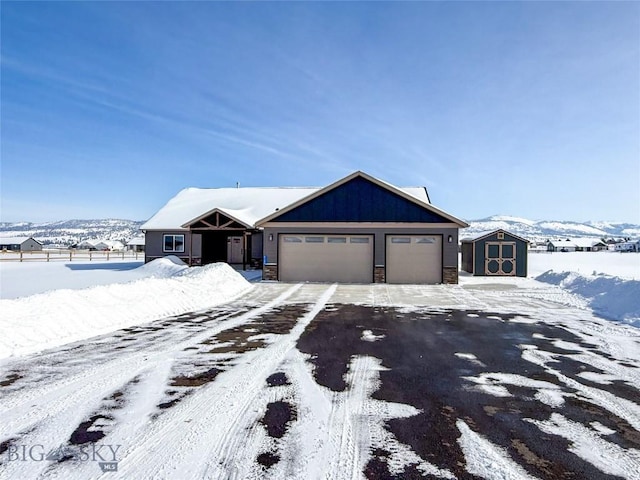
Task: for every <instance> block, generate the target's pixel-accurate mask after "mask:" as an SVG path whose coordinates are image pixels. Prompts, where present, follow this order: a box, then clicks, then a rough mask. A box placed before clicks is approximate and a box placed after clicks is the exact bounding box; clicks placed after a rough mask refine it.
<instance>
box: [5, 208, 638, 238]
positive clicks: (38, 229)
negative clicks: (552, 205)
mask: <svg viewBox="0 0 640 480" xmlns="http://www.w3.org/2000/svg"><path fill="white" fill-rule="evenodd" d="M143 223H144V222H143V221H134V220H118V219H106V220H64V221H59V222H47V223H30V222H19V223H7V222H0V237H34V238H36V239H37V240H40V241H41V242H43V243H45V244H56V245H71V244H74V243H78V242H81V241H83V240H96V239H99V240H120V241H123V240H124V241H127V240H130V239H131V238H133V237H135V236H136V235H139V234H140V226H141V225H142V224H143ZM467 223H469V224H470V227H469V228H466V229H464V230H462V232H461V237H462V238H464V237H472V236H475V235H476V234H477V233H480V232H486V231H488V230H496V229H498V228H502V229H504V230H507V231H509V232H511V233H514V234H516V235H518V236H520V237H523V238H526V239H527V240H531V241H544V240H548V239H549V240H550V239H559V238H571V237H593V238H603V237H604V238H611V237H613V238H626V237H631V238H638V237H640V225H637V224H632V223H622V222H586V223H580V222H568V221H553V220H528V219H526V218H519V217H511V216H505V215H494V216H491V217H488V218H482V219H479V220H467Z"/></svg>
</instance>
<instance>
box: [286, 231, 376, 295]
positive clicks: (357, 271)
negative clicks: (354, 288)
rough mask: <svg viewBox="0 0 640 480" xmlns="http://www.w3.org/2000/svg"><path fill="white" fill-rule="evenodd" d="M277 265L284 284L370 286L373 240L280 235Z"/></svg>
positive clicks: (354, 236) (368, 237)
mask: <svg viewBox="0 0 640 480" xmlns="http://www.w3.org/2000/svg"><path fill="white" fill-rule="evenodd" d="M278 263H279V269H280V272H279V275H280V280H282V281H285V282H300V281H309V282H345V283H370V282H371V281H372V279H373V236H370V235H318V234H307V235H304V234H302V235H282V236H281V237H280V253H279V262H278Z"/></svg>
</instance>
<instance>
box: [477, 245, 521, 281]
mask: <svg viewBox="0 0 640 480" xmlns="http://www.w3.org/2000/svg"><path fill="white" fill-rule="evenodd" d="M484 248H485V260H484V274H485V275H515V274H516V243H515V242H487V243H485V247H484Z"/></svg>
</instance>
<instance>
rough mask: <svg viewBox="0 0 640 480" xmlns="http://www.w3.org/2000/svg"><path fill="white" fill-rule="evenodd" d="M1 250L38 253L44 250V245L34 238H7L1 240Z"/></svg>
mask: <svg viewBox="0 0 640 480" xmlns="http://www.w3.org/2000/svg"><path fill="white" fill-rule="evenodd" d="M0 250H11V251H13V252H37V251H41V250H42V244H41V243H40V242H39V241H38V240H36V239H35V238H33V237H5V238H0Z"/></svg>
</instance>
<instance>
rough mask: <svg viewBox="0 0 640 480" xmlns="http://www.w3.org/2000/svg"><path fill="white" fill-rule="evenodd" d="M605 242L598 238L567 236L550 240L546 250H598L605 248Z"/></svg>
mask: <svg viewBox="0 0 640 480" xmlns="http://www.w3.org/2000/svg"><path fill="white" fill-rule="evenodd" d="M606 249H607V243H606V242H605V241H603V240H602V239H599V238H585V237H577V238H567V239H565V240H550V241H549V242H548V243H547V250H548V251H550V252H598V251H600V250H606Z"/></svg>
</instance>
